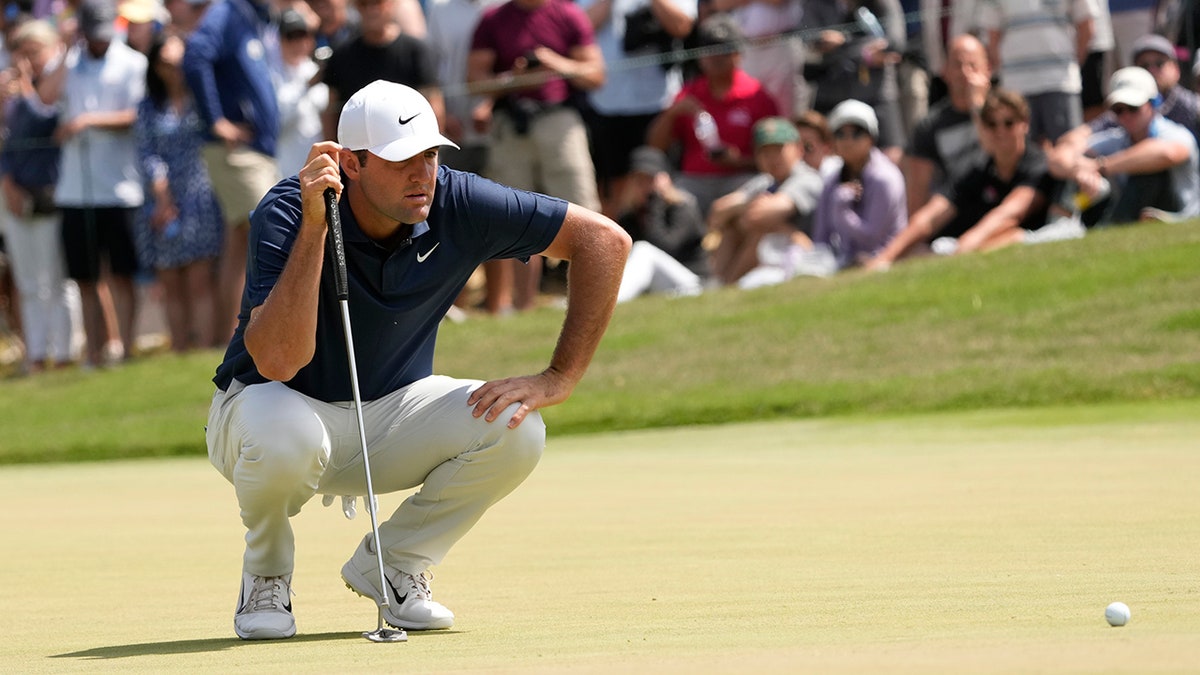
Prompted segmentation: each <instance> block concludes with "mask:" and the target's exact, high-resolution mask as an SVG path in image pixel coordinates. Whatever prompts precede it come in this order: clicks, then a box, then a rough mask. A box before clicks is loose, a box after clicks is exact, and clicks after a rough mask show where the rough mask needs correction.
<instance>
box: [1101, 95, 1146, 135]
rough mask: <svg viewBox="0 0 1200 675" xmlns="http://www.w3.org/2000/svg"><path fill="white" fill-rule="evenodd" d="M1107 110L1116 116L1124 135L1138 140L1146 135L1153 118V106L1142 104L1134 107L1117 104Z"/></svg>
mask: <svg viewBox="0 0 1200 675" xmlns="http://www.w3.org/2000/svg"><path fill="white" fill-rule="evenodd" d="M1109 110H1112V111H1113V114H1114V115H1116V116H1117V122H1119V123H1120V124H1121V128H1122V129H1124V130H1125V133H1127V134H1129V135H1130V136H1131V137H1133V138H1135V139H1138V140H1141V139H1143V138H1145V137H1146V133H1147V132H1148V131H1149V129H1150V122H1151V120H1152V119H1153V118H1154V106H1153V105H1151V104H1150V103H1143V104H1142V105H1140V106H1136V107H1135V106H1128V105H1125V104H1124V103H1117V104H1114V105H1113V106H1112V107H1111V108H1109Z"/></svg>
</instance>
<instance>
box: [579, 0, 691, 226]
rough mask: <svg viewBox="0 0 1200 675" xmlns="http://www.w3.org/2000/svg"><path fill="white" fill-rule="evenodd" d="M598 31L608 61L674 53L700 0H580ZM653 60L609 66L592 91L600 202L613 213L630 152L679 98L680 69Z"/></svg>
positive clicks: (641, 141)
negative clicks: (636, 63) (650, 61)
mask: <svg viewBox="0 0 1200 675" xmlns="http://www.w3.org/2000/svg"><path fill="white" fill-rule="evenodd" d="M579 6H580V7H583V9H584V10H585V11H586V12H587V14H588V18H589V19H591V21H592V25H593V26H594V27H595V29H596V43H597V44H598V45H600V51H601V53H602V54H603V56H604V61H605V63H609V64H612V63H620V62H621V61H622V60H624V59H628V58H633V57H638V56H647V55H651V54H656V53H661V52H664V51H670V50H671V47H672V45H673V44H674V42H675V40H677V39H678V40H681V39H683V38H684V37H687V35H688V34H689V33H691V31H692V26H693V23H694V21H695V18H696V2H695V0H580V3H579ZM670 65H671V64H662V65H656V64H649V65H645V66H641V67H638V68H622V69H620V70H616V71H614V70H612V69H610V70H609V73H608V78H607V79H606V80H605V82H604V86H602V87H600V88H599V89H596V90H595V91H592V92H590V93H589V94H588V103H589V105H590V108H591V110H592V112H593V114H592V115H591V117H590V119H589V122H590V128H589V131H590V132H591V137H592V161H593V162H594V163H595V165H596V179H597V181H598V183H599V190H600V201H601V204H602V205H603V206H604V211H605V213H606V214H608V215H610V216H611V215H612V214H613V202H614V201H615V200H616V199H617V197H618V196H619V195H620V194H621V193H622V192H623V190H624V185H623V183H624V181H625V179H626V177H627V174H628V173H629V161H630V153H632V152H633V149H634V148H636V147H638V146H640V145H642V143H644V142H645V140H646V129H647V128H649V126H650V122H651V121H652V120H653V119H654V117H655V116H656V115H658V114H659V113H660V112H662V111H663V109H664V108H666V107H667V105H669V104H670V103H671V101H672V100H673V99H674V98H675V94H677V93H678V92H679V88H680V86H681V80H680V73H679V69H678V68H674V67H669V66H670Z"/></svg>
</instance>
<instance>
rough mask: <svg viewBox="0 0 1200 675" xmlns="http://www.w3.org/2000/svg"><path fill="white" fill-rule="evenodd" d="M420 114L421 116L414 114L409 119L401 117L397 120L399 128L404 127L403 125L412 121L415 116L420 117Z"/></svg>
mask: <svg viewBox="0 0 1200 675" xmlns="http://www.w3.org/2000/svg"><path fill="white" fill-rule="evenodd" d="M420 114H421V113H416V114H414V115H413V116H412V117H410V118H408V119H404V118H403V117H401V118H399V119H400V125H401V126H403V125H405V124H408V123H409V122H411V121H413V117H416V116H417V115H420Z"/></svg>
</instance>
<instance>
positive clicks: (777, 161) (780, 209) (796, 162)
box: [708, 117, 823, 284]
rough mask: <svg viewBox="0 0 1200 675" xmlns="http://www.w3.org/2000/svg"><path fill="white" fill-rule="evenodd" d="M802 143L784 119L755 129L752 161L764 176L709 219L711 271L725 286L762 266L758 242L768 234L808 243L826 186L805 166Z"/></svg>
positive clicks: (726, 199)
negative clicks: (795, 237)
mask: <svg viewBox="0 0 1200 675" xmlns="http://www.w3.org/2000/svg"><path fill="white" fill-rule="evenodd" d="M799 140H800V134H799V132H798V131H797V130H796V127H795V126H793V125H792V123H791V122H789V121H788V120H786V119H784V118H782V117H768V118H766V119H763V120H759V122H758V123H757V124H755V125H754V146H755V151H754V156H755V160H756V161H757V163H758V168H759V171H760V172H761V173H759V174H758V175H757V176H755V177H754V178H751V179H750V180H749V181H748V182H747V183H745V184H744V185H742V186H741V187H739V188H738V189H737V190H734V191H733V192H731V193H729V194H727V195H725V196H723V197H721V198H720V199H717V200H716V201H715V202H713V205H712V210H711V212H710V213H709V216H708V229H709V232H710V233H712V237H713V239H714V240H716V242H717V243H716V244H715V248H714V250H713V252H712V267H713V272H714V274H715V276H716V278H717V279H718V280H720V281H721V283H724V284H733V283H736V282H737V280H738V279H740V278H741V277H742V276H743V275H745V274H746V273H747V272H749V271H750V270H752V269H754V268H755V267H757V266H758V263H759V260H758V247H759V242H761V241H762V239H763V237H764V236H766V235H768V234H773V233H779V234H784V235H787V236H788V238H791V237H792V236H793V235H799V236H798V237H797V238H798V239H799V240H800V241H802V242H808V241H809V235H811V234H812V214H813V209H815V208H816V206H817V200H818V199H820V197H821V189H822V185H823V182H822V180H821V176H820V174H818V173H817V172H816V171H815V170H814V169H813V168H812V167H810V166H809V165H808V164H806V163H805V162H804V161H803V157H804V151H803V150H802V149H801V147H800V144H799V142H798V141H799Z"/></svg>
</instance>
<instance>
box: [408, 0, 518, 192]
mask: <svg viewBox="0 0 1200 675" xmlns="http://www.w3.org/2000/svg"><path fill="white" fill-rule="evenodd" d="M503 1H504V0H430V2H429V5H428V10H427V11H428V16H427V17H426V18H427V19H428V24H429V35H428V36H427V37H426V41H427V42H428V43H429V46H430V47H432V48H433V50H434V53H435V54H436V58H437V64H438V80H439V81H440V82H441V83H442V85H443V87H445V91H444V92H443V94H444V98H445V105H446V120H445V129H446V137H447V138H449V139H450V140H452V141H454V142H455V143H457V144H458V148H457V149H455V148H453V147H450V146H446V147H444V148H442V150H441V161H442V163H443V164H445V165H446V166H450V167H454V168H455V169H459V170H460V171H470V172H471V173H478V174H482V173H483V172H484V170H486V169H487V163H488V152H489V150H490V145H491V144H490V140H489V138H488V135H487V134H486V133H484V132H481V131H480V130H479V129H477V128H476V127H475V125H474V124H473V123H472V121H471V115H472V112H473V111H474V109H475V106H476V105H478V104H479V103H480V99H479V97H478V96H475V95H472V94H471V93H470V92H469V91H467V87H466V86H465V85H466V81H467V55H468V54H469V53H470V52H471V38H472V36H474V35H475V26H476V25H478V23H479V17H480V16H481V15H482V14H483V11H484V10H486V9H487V8H489V7H492V6H494V5H497V4H499V3H500V2H503Z"/></svg>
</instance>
